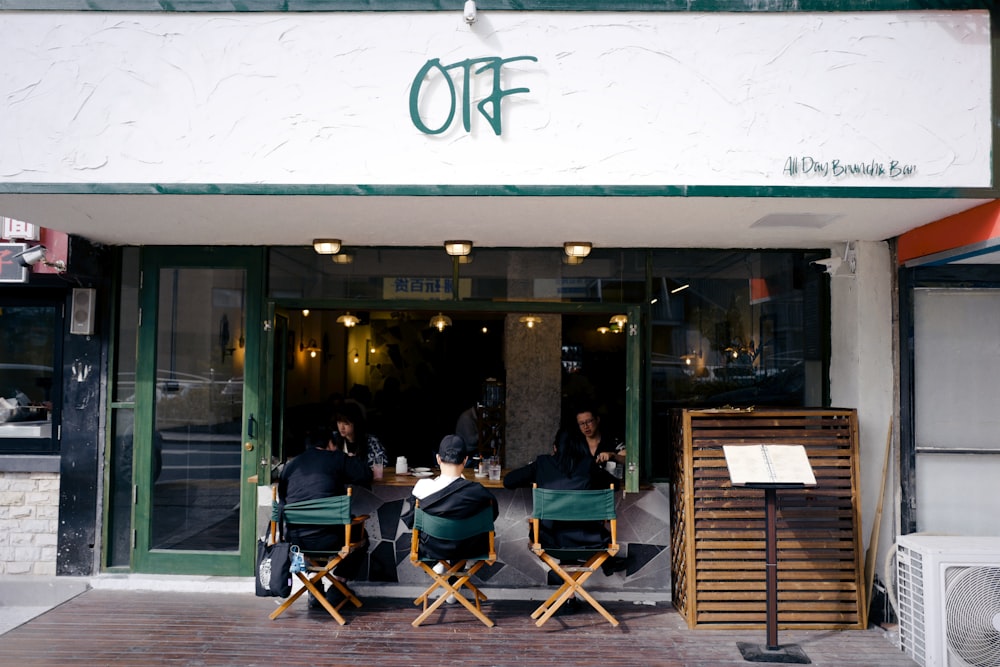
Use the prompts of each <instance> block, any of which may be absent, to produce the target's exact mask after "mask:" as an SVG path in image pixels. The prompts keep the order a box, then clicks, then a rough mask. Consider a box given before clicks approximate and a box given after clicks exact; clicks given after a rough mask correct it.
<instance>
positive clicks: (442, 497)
mask: <svg viewBox="0 0 1000 667" xmlns="http://www.w3.org/2000/svg"><path fill="white" fill-rule="evenodd" d="M466 459H467V457H466V455H465V442H464V441H463V440H462V438H460V437H459V436H457V435H446V436H445V437H444V438H443V439H442V440H441V444H440V445H439V446H438V451H437V462H438V465H439V466H440V467H441V474H440V475H438V476H437V477H435V478H433V479H430V478H428V479H421V480H417V483H416V484H415V485H414V487H413V492H412V495H411V496H410V504H409V507H408V508H407V510H406V512H405V513H404V514H403V516H402V520H403V523H404V524H405V525H406V527H407V528H413V517H414V514H415V508H416V501H417V500H419V501H420V509H422V510H423V511H425V512H427V513H428V514H430V515H432V516H443V517H450V518H454V519H468V518H470V517H473V516H475V515H477V514H479V513H480V512H482V511H483V510H484V509H485V508H487V507H492V508H493V518H494V519H496V518H497V517H498V516H499V515H500V507H499V505H498V504H497V499H496V497H495V496H494V495H493V494H492V493H491V492H490V491H489V490H488V489H486V487H484V486H483V485H482V484H480V483H479V482H472V481H469V480H467V479H465V478H464V477H462V470H463V469H464V468H465V463H466ZM488 551H489V536H488V535H486V534H483V535H474V536H473V537H470V538H468V539H467V540H461V541H457V542H445V541H442V540H438V539H435V538H433V537H431V536H429V535H427V534H426V533H421V534H420V552H421V554H422V555H423V556H424V557H427V558H435V559H438V560H447V561H452V560H461V559H462V558H463V557H467V556H468V554H485V553H486V552H488ZM440 573H441V572H438V574H440Z"/></svg>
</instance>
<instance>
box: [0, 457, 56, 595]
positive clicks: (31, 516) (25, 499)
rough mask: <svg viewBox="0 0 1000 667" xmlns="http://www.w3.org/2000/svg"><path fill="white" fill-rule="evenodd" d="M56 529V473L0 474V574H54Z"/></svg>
mask: <svg viewBox="0 0 1000 667" xmlns="http://www.w3.org/2000/svg"><path fill="white" fill-rule="evenodd" d="M58 528H59V474H58V473H54V472H0V575H4V574H10V575H15V574H28V575H47V576H53V575H55V573H56V543H57V536H58Z"/></svg>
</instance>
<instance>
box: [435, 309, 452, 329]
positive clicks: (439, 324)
mask: <svg viewBox="0 0 1000 667" xmlns="http://www.w3.org/2000/svg"><path fill="white" fill-rule="evenodd" d="M431 326H432V327H434V328H435V329H437V330H438V331H444V328H445V327H450V326H451V318H450V317H448V316H447V315H445V314H443V313H438V314H437V315H435V316H434V317H432V318H431Z"/></svg>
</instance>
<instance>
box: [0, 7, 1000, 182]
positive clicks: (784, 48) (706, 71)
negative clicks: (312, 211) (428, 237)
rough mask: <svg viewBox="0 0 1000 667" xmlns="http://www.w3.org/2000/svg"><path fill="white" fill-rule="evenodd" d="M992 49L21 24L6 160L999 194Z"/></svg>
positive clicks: (546, 19)
mask: <svg viewBox="0 0 1000 667" xmlns="http://www.w3.org/2000/svg"><path fill="white" fill-rule="evenodd" d="M990 29H991V25H990V18H989V13H988V12H987V11H955V12H931V11H928V12H920V11H906V12H898V13H893V12H859V13H843V12H825V13H805V12H794V13H774V12H761V13H740V14H731V13H705V14H700V13H689V12H630V13H614V12H609V13H594V12H516V11H504V12H486V11H483V12H480V15H479V19H478V21H477V22H476V24H475V25H473V26H472V27H470V26H467V25H466V24H465V23H464V21H462V20H461V16H460V15H458V14H457V13H451V12H342V13H336V12H334V13H308V14H297V13H289V14H283V15H272V14H266V13H255V12H250V13H231V14H218V15H210V16H209V15H204V14H199V13H188V12H176V13H141V14H125V13H115V12H112V13H99V12H21V13H19V12H0V40H2V41H3V43H4V45H5V76H4V77H3V79H2V80H0V116H2V117H3V118H4V123H3V124H2V125H0V145H2V146H5V147H18V146H25V147H27V146H30V150H13V149H11V150H4V151H2V152H0V174H2V175H3V176H2V179H0V182H20V183H95V182H96V183H114V184H123V183H144V184H148V183H157V184H162V183H199V184H204V183H208V184H214V183H225V184H234V183H249V184H255V185H258V184H297V185H299V184H331V183H333V184H365V185H374V186H379V185H394V184H406V185H422V184H428V185H442V184H449V185H451V184H454V185H463V184H472V185H480V184H481V185H490V184H499V185H555V186H560V185H561V186H572V187H581V186H583V187H586V186H608V185H614V186H671V185H673V186H677V185H719V186H755V187H770V186H819V187H830V186H853V187H871V188H880V187H914V188H915V187H938V188H941V187H950V188H958V187H989V186H991V184H992V174H991V157H990V156H991V153H992V120H991V118H992V110H991V92H990V91H991V48H990V39H991V35H990ZM154 81H155V82H156V85H155V86H151V85H150V83H149V82H154ZM26 90H30V91H31V94H30V95H26V94H24V91H26ZM55 100H58V101H59V103H54V101H55ZM139 110H141V112H139Z"/></svg>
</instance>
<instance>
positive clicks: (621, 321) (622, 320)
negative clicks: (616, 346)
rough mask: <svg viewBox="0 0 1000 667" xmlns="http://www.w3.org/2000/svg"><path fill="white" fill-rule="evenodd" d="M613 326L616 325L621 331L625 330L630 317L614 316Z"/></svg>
mask: <svg viewBox="0 0 1000 667" xmlns="http://www.w3.org/2000/svg"><path fill="white" fill-rule="evenodd" d="M610 321H611V324H613V325H615V326H616V327H618V328H619V329H624V328H625V325H626V324H628V315H620V314H619V315H612V316H611V320H610Z"/></svg>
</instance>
